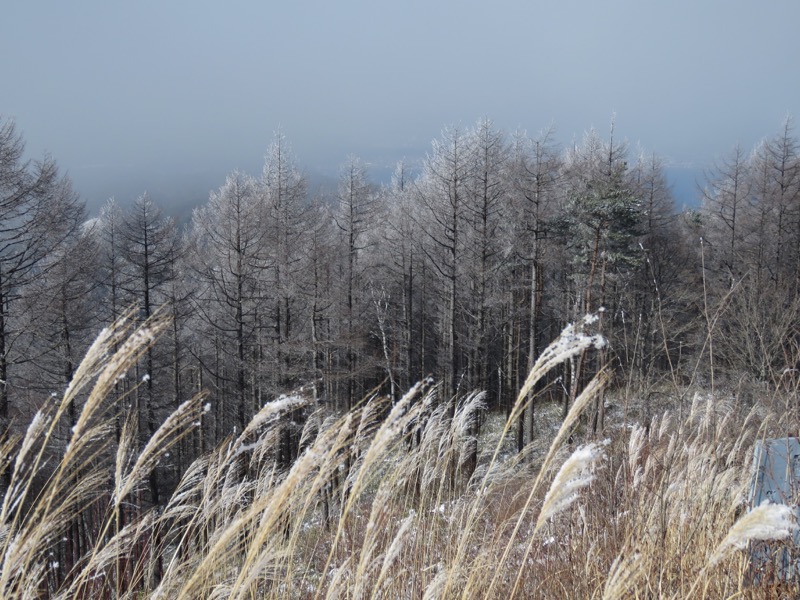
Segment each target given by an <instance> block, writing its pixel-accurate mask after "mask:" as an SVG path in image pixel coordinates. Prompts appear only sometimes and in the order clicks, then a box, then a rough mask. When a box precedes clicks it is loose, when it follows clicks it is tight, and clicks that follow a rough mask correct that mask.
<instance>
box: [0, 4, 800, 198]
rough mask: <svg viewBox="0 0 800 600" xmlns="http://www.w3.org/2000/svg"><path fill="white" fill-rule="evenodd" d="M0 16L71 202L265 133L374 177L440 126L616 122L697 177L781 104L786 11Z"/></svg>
mask: <svg viewBox="0 0 800 600" xmlns="http://www.w3.org/2000/svg"><path fill="white" fill-rule="evenodd" d="M5 8H6V10H5V11H4V12H5V18H4V19H3V21H2V23H0V68H2V72H3V94H2V95H0V114H2V115H3V117H12V118H14V119H15V120H16V122H17V126H18V128H19V130H20V131H21V132H22V133H23V135H24V138H25V141H26V143H27V150H28V153H27V154H28V156H29V157H31V158H38V157H41V156H42V154H43V153H45V152H49V153H50V154H51V155H52V156H53V157H54V158H55V159H56V160H57V161H58V163H59V165H60V166H61V167H62V169H63V170H65V171H67V172H69V174H70V176H71V177H72V179H73V181H74V183H75V186H76V189H77V190H78V191H79V192H80V193H81V194H82V195H83V196H84V197H85V198H86V200H87V202H88V203H89V205H90V206H94V205H97V204H98V203H100V202H102V201H103V200H104V199H105V197H108V196H111V195H115V196H119V197H122V198H124V197H125V196H130V195H132V194H137V195H138V194H140V193H142V192H143V191H144V190H150V191H153V192H154V193H155V192H156V191H157V190H163V191H164V194H165V195H167V196H171V197H173V200H174V201H176V202H178V201H183V200H182V197H186V198H194V197H196V196H200V197H202V195H205V196H207V193H208V191H209V190H210V189H213V188H215V187H218V186H219V185H221V184H222V183H223V181H224V177H225V175H226V174H228V173H230V172H231V171H232V170H233V169H236V168H239V169H242V170H245V171H248V172H258V171H260V167H261V164H262V162H263V156H264V153H265V152H266V149H267V148H268V146H269V144H270V142H271V141H272V138H273V135H274V132H275V131H277V130H280V131H281V132H282V133H284V134H285V135H286V138H287V140H288V142H289V143H290V145H291V147H292V148H293V151H294V153H295V155H296V157H297V161H298V164H299V165H300V166H301V167H302V168H303V169H304V170H305V171H306V172H307V173H308V175H309V177H311V178H314V179H315V180H317V179H321V180H325V179H326V178H329V177H331V176H335V173H336V169H337V168H338V165H340V164H341V163H343V162H344V161H345V159H346V157H347V155H349V154H355V155H358V156H360V157H361V158H362V159H363V160H364V161H365V162H366V163H367V164H368V165H370V168H371V170H372V171H373V177H375V178H377V179H380V176H379V175H377V176H376V175H375V173H374V172H375V171H380V170H385V169H388V168H390V165H391V164H393V163H394V162H395V161H396V160H398V159H400V158H403V157H406V158H408V159H410V160H412V161H413V160H419V159H420V158H421V157H422V156H424V154H425V152H426V151H427V150H428V149H429V148H430V142H431V140H433V139H434V138H436V137H438V135H439V133H440V132H441V130H442V129H443V128H444V127H447V126H449V125H463V126H465V127H469V126H472V125H473V124H474V123H475V122H476V121H477V120H478V119H480V118H484V117H486V118H490V119H492V120H493V122H494V123H495V125H496V127H498V128H499V129H502V130H504V131H507V132H511V131H514V130H517V129H524V130H526V131H528V132H529V133H530V134H536V132H538V131H540V130H542V129H546V128H548V127H549V126H551V125H552V126H554V127H555V129H556V139H557V140H558V142H559V143H560V144H562V145H567V144H570V143H572V141H573V140H580V139H581V138H582V137H583V134H584V133H585V132H586V131H587V130H588V129H590V128H592V127H594V128H596V129H598V130H599V131H600V133H601V134H603V135H604V136H607V135H608V131H609V125H610V122H611V119H612V115H616V117H615V118H616V133H615V135H617V136H618V137H619V138H625V139H627V140H628V141H629V142H630V145H631V150H632V152H633V151H635V149H636V148H637V147H638V146H641V147H642V148H644V149H646V150H647V151H651V152H655V153H656V154H658V155H659V156H661V157H663V159H664V161H665V163H666V164H667V165H668V166H671V167H672V168H673V170H674V171H675V172H679V171H682V170H687V172H691V173H699V172H701V171H702V169H704V168H708V167H709V166H711V165H712V164H713V163H714V161H715V160H719V159H720V158H722V157H724V156H725V155H727V153H729V152H730V150H731V149H732V148H733V147H734V146H735V145H737V144H740V145H741V146H742V147H743V148H744V149H746V150H749V149H750V148H752V147H753V146H754V145H755V144H756V143H757V142H758V141H759V140H760V139H762V138H764V137H768V136H771V135H774V134H775V133H777V132H778V131H779V130H780V128H781V124H782V122H783V121H784V119H785V118H786V116H787V115H791V114H794V115H797V114H800V79H798V78H797V77H796V70H797V67H796V65H795V59H796V56H797V43H796V41H795V39H796V36H795V32H794V23H796V22H797V20H798V17H800V4H798V3H796V2H792V1H790V0H777V1H773V2H768V3H763V4H758V5H756V4H755V3H752V2H748V1H746V0H737V1H733V2H730V1H723V0H709V1H707V2H703V3H694V2H691V1H689V0H679V1H677V2H672V3H660V4H658V5H649V4H644V3H641V2H638V1H636V0H615V1H609V2H603V3H598V2H590V1H588V0H587V1H578V0H576V1H573V2H564V3H552V4H551V3H532V2H526V1H523V0H503V1H501V2H498V3H492V4H491V5H489V4H485V3H480V2H455V1H454V0H446V1H444V0H443V1H442V2H437V3H435V4H430V3H426V2H420V1H413V2H409V3H403V4H383V3H374V2H366V1H347V2H342V3H333V4H332V3H325V2H320V1H309V2H305V3H284V4H276V5H269V4H268V3H261V2H254V1H238V2H232V3H227V4H225V5H224V6H223V5H219V4H217V3H213V2H191V3H189V2H170V3H160V2H155V1H153V0H148V1H144V2H138V3H135V4H128V5H117V4H109V3H105V2H102V1H100V0H78V1H76V2H73V3H59V2H55V1H53V0H48V1H45V2H37V3H31V2H25V1H22V0H9V2H8V3H7V5H6V7H5ZM687 177H688V176H687ZM679 180H680V177H678V178H677V179H675V178H673V179H672V181H673V184H674V185H676V187H679ZM676 182H677V183H676ZM680 185H682V184H680ZM137 190H138V191H137ZM684 195H685V194H684ZM164 201H166V202H169V201H170V200H169V199H167V198H164ZM681 202H682V200H681V199H680V198H679V199H678V204H679V205H680V203H681Z"/></svg>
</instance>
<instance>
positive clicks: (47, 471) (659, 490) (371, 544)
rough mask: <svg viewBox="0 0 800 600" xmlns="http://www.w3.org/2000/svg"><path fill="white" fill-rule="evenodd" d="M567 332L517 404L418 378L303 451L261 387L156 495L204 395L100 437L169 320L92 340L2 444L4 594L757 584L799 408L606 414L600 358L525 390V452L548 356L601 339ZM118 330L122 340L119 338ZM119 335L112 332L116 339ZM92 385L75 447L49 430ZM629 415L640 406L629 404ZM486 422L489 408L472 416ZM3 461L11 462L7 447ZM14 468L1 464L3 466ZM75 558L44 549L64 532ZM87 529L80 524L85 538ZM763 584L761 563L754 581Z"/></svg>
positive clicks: (694, 590) (783, 522)
mask: <svg viewBox="0 0 800 600" xmlns="http://www.w3.org/2000/svg"><path fill="white" fill-rule="evenodd" d="M585 324H586V323H584V324H579V326H577V327H571V328H567V329H566V330H565V331H564V332H563V333H562V335H561V336H560V337H559V339H558V340H556V341H555V342H554V343H553V345H552V346H551V347H550V348H548V350H546V351H545V352H544V353H543V354H542V358H541V359H540V361H539V362H537V364H536V365H535V366H534V368H533V370H532V372H531V375H530V376H529V377H528V379H527V381H526V383H525V386H524V387H523V389H522V390H521V391H520V394H519V398H518V400H517V402H516V404H515V406H514V407H513V409H512V410H511V414H510V417H509V418H508V419H505V418H504V417H498V416H497V415H489V416H488V417H487V416H486V414H485V409H484V399H483V395H482V394H480V393H473V394H468V395H467V396H465V397H463V398H459V399H457V400H456V401H455V404H454V405H453V404H451V403H450V401H448V399H445V398H441V397H440V395H439V393H438V388H437V387H436V386H435V385H431V383H430V382H423V383H420V384H418V385H417V386H414V388H412V389H411V390H409V392H408V393H407V394H406V395H405V396H404V397H403V399H402V400H400V401H399V402H398V403H396V404H395V405H393V406H392V405H390V404H389V403H388V400H386V399H385V398H381V397H373V398H369V399H367V400H366V402H365V403H364V404H363V405H362V406H361V407H359V408H358V409H357V410H354V411H352V412H350V413H348V414H345V415H343V416H338V417H335V416H331V415H325V414H323V413H322V412H316V413H314V414H312V417H311V418H309V419H308V421H307V425H306V429H305V430H304V431H303V434H302V447H303V451H302V452H301V454H300V456H299V457H298V459H297V460H296V462H295V463H294V464H293V465H292V467H291V468H289V469H288V470H285V471H281V470H279V469H278V468H277V466H276V465H277V464H278V462H277V460H276V447H277V446H278V442H279V440H280V439H281V432H282V427H283V426H284V425H285V422H286V419H287V418H288V416H289V414H290V413H291V412H292V411H294V410H297V409H298V408H300V407H303V406H309V407H310V402H311V400H310V399H308V398H307V397H305V396H303V395H302V394H301V395H296V396H291V397H285V398H282V399H280V400H279V401H276V402H273V403H268V404H267V405H266V406H265V407H264V409H263V410H262V411H261V412H260V413H259V414H258V415H256V417H254V419H253V421H252V422H251V423H250V425H249V426H248V427H247V428H245V430H244V431H243V432H242V433H241V434H240V435H239V436H238V437H237V438H236V439H232V440H230V441H229V442H228V443H226V444H224V445H222V446H221V447H220V448H218V449H217V450H216V451H215V452H212V453H211V454H209V455H207V456H204V457H202V458H201V459H199V460H197V461H196V462H195V463H194V464H192V465H191V467H190V468H189V469H188V470H187V471H186V473H185V474H184V477H183V479H182V481H181V483H180V484H179V486H178V487H177V489H176V491H175V492H174V494H173V496H172V497H171V498H170V499H169V501H168V502H167V504H166V506H165V507H164V508H163V509H159V510H145V509H143V508H141V507H140V506H137V505H136V503H135V500H136V498H137V497H138V496H137V494H138V493H139V491H140V490H141V489H142V487H143V486H144V485H145V482H146V480H147V476H148V474H149V472H150V471H151V470H152V469H153V468H154V466H155V465H156V463H157V461H158V460H159V458H160V457H161V456H163V455H164V454H165V453H167V452H168V451H169V450H170V448H171V447H172V446H173V445H174V444H175V443H176V442H177V440H179V439H180V438H181V436H183V435H185V433H186V432H187V431H189V430H190V429H191V428H192V427H193V424H194V423H196V422H197V420H198V418H199V415H200V414H201V412H202V410H203V402H204V399H203V398H202V397H198V398H196V399H193V400H192V401H190V402H187V403H186V404H184V405H183V406H182V407H181V408H180V409H178V411H176V413H175V414H174V415H173V416H172V417H170V419H168V420H167V421H166V422H165V424H164V425H163V426H162V428H161V429H159V431H158V432H157V433H156V434H155V436H154V437H153V439H152V440H151V441H150V443H148V444H147V445H146V446H145V447H144V448H143V449H142V450H141V451H139V452H134V451H133V448H134V444H133V438H132V437H131V436H132V434H131V432H130V430H129V429H125V430H124V431H123V433H122V435H121V442H120V444H119V447H118V448H116V451H115V452H108V447H107V446H108V444H107V439H108V434H109V431H111V428H112V426H113V424H112V422H111V419H110V415H112V414H113V413H112V412H110V411H109V407H108V400H107V398H108V396H109V392H110V390H111V389H112V387H113V384H114V382H115V381H116V380H117V379H118V377H119V376H120V375H121V373H124V372H125V370H126V369H127V368H128V367H129V366H130V365H131V364H133V362H134V361H135V360H136V359H137V358H138V357H139V356H140V355H141V353H142V352H143V351H144V349H145V348H146V347H147V344H148V343H150V342H149V341H150V340H152V339H153V337H154V336H155V335H157V333H158V329H159V328H160V327H162V326H163V325H162V324H159V323H152V324H148V325H147V326H146V328H145V330H143V331H139V332H138V333H134V334H133V335H132V336H130V337H129V333H130V332H129V330H128V329H127V328H126V327H125V326H118V327H116V328H114V329H112V330H109V331H107V332H105V333H104V334H103V336H101V338H100V339H99V340H98V342H97V343H96V344H95V346H93V349H92V350H91V351H90V352H89V355H88V356H87V358H86V360H85V361H84V363H83V365H82V366H81V369H80V370H79V371H78V374H77V375H76V381H75V382H74V383H73V385H71V386H70V388H69V390H68V391H67V393H66V394H65V397H64V399H63V401H62V402H61V403H60V404H58V405H54V406H53V407H50V409H49V410H45V411H44V412H43V413H42V414H41V415H39V416H37V418H36V419H35V420H34V422H33V423H31V426H30V427H29V428H28V432H27V434H26V435H25V437H24V439H23V440H21V441H20V442H19V443H17V441H14V440H9V441H7V442H6V443H4V444H3V445H2V446H0V453H3V457H5V458H7V459H9V464H10V465H11V466H10V471H9V477H8V479H9V480H10V487H9V488H8V492H7V493H6V495H5V497H4V501H3V507H2V513H1V514H0V549H1V550H2V567H1V570H0V588H1V589H0V593H1V595H2V597H8V598H18V597H19V598H24V597H28V598H38V597H43V596H46V597H52V598H85V597H88V596H93V597H97V598H103V597H108V598H292V597H297V598H365V597H370V598H512V597H517V598H558V597H574V598H623V597H625V598H627V597H674V598H685V597H692V598H702V597H706V598H722V597H730V596H736V595H737V594H739V595H742V594H745V595H748V596H749V597H759V594H762V592H763V594H764V597H769V596H768V592H769V589H768V588H766V587H764V585H763V584H762V585H761V586H760V587H750V586H749V582H750V581H752V580H753V578H752V574H749V573H748V572H747V563H746V561H745V559H744V557H745V553H743V552H741V549H742V548H746V547H747V544H748V541H749V540H751V539H759V540H761V539H776V538H777V539H779V538H784V537H786V536H787V535H788V534H789V533H790V530H791V529H792V528H793V526H794V524H793V523H792V522H791V520H790V519H789V515H788V512H787V511H786V509H783V508H780V507H772V508H763V509H758V510H756V511H752V512H750V513H747V512H746V506H745V505H744V497H745V491H746V485H747V483H748V478H749V472H748V468H749V458H750V452H751V448H752V442H753V441H754V440H755V439H757V438H758V437H760V436H762V435H764V434H765V433H766V432H768V431H771V428H776V427H777V428H782V427H788V426H792V425H793V423H789V422H788V421H787V419H790V418H791V416H787V414H786V413H784V414H783V415H780V416H779V415H776V414H773V413H772V412H770V411H769V410H768V409H767V408H765V407H763V406H760V407H759V410H758V411H752V412H751V413H750V414H747V415H738V414H737V413H736V411H731V410H728V407H727V405H725V404H723V403H720V402H718V401H717V400H715V396H714V395H706V396H700V395H698V396H696V398H695V401H694V403H693V404H692V406H691V408H687V410H686V411H685V413H684V414H681V415H680V417H678V416H677V415H676V414H675V413H669V414H659V416H657V417H655V418H654V419H652V420H649V421H647V422H644V423H633V422H629V421H626V418H625V417H624V416H623V415H625V412H623V411H617V413H616V414H613V412H612V413H610V414H609V419H608V423H607V426H606V428H605V431H604V432H603V433H602V435H598V436H596V437H595V438H592V437H591V436H589V435H588V433H587V432H588V431H590V429H591V428H590V427H588V426H587V423H588V422H589V418H588V417H587V416H586V415H587V412H588V411H589V410H591V409H592V407H596V406H597V402H596V401H597V399H598V398H600V397H601V396H602V394H604V393H605V390H606V386H607V383H608V381H607V376H606V374H605V373H604V372H601V373H599V374H598V375H597V376H596V377H595V378H594V379H592V380H591V381H590V382H589V383H588V385H587V386H586V388H585V389H584V390H583V391H582V392H581V393H580V394H579V395H578V396H577V398H576V399H575V401H574V402H573V403H572V405H571V407H570V410H569V412H568V414H567V416H566V418H565V419H562V418H561V407H560V406H555V405H549V404H546V403H544V404H542V405H541V406H538V408H537V415H538V416H537V419H538V421H537V428H536V434H537V435H536V436H535V437H534V441H533V442H532V444H531V446H530V447H529V448H526V449H525V450H524V451H523V452H522V453H516V451H515V441H514V437H515V433H514V428H515V427H516V424H517V423H518V422H519V417H520V415H521V414H522V409H523V407H524V403H525V402H526V401H527V399H528V395H529V394H528V393H529V391H530V390H531V389H534V386H535V385H536V382H537V381H538V380H539V379H541V378H542V377H544V376H545V374H546V373H547V372H548V370H549V369H551V368H553V367H554V366H556V365H558V364H561V363H562V362H563V361H565V360H568V359H570V358H571V357H574V356H577V355H578V354H580V353H583V352H586V351H590V350H591V349H592V348H596V347H598V346H600V345H602V344H603V340H602V338H600V337H598V336H589V335H585V334H584V333H582V331H581V327H582V325H585ZM125 339H129V340H133V341H131V342H130V343H127V344H126V343H123V341H124V340H125ZM114 348H119V350H117V351H114ZM78 394H84V395H85V398H86V399H85V401H84V402H83V409H82V414H81V415H80V417H79V419H78V425H76V427H75V428H74V429H73V431H72V438H71V439H70V440H69V443H68V445H67V446H66V447H65V449H64V448H62V449H61V450H59V445H58V442H57V440H56V438H55V437H54V435H53V433H54V431H55V429H56V424H57V423H58V422H59V421H60V420H61V418H62V417H63V415H64V411H66V410H67V408H68V406H69V402H71V401H72V400H73V399H74V398H76V397H77V395H78ZM632 412H633V411H632ZM479 422H482V426H481V427H479V426H478V425H479ZM12 459H13V460H12ZM4 464H5V463H4ZM76 527H77V528H82V536H81V537H80V539H88V540H89V543H88V544H84V545H83V546H82V547H73V546H70V554H69V556H70V558H71V559H72V564H70V565H69V566H68V568H65V566H64V565H60V564H58V561H56V560H54V558H53V550H54V548H55V547H56V546H58V545H59V544H62V543H63V540H68V539H72V538H71V536H73V535H74V532H75V528H76ZM75 539H78V538H75ZM760 581H762V582H764V581H768V578H767V577H761V578H760Z"/></svg>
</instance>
